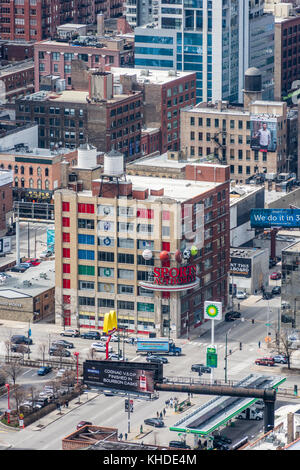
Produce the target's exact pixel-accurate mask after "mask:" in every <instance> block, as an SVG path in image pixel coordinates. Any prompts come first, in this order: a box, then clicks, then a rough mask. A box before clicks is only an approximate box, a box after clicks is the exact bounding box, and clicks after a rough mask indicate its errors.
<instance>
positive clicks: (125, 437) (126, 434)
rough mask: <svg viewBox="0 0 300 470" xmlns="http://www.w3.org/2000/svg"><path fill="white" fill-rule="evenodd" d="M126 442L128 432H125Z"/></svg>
mask: <svg viewBox="0 0 300 470" xmlns="http://www.w3.org/2000/svg"><path fill="white" fill-rule="evenodd" d="M125 441H127V432H125Z"/></svg>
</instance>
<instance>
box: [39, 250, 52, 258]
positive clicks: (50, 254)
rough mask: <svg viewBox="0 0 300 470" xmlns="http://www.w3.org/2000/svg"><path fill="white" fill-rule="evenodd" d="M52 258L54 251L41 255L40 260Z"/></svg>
mask: <svg viewBox="0 0 300 470" xmlns="http://www.w3.org/2000/svg"><path fill="white" fill-rule="evenodd" d="M50 256H53V251H51V250H44V251H42V253H41V254H40V258H50Z"/></svg>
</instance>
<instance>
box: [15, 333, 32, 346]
mask: <svg viewBox="0 0 300 470" xmlns="http://www.w3.org/2000/svg"><path fill="white" fill-rule="evenodd" d="M10 341H11V343H14V344H32V339H31V338H28V337H27V336H24V335H13V336H12V337H11V338H10Z"/></svg>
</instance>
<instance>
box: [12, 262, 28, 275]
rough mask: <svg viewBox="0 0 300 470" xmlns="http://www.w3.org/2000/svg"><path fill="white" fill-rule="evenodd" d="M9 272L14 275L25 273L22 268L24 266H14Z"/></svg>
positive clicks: (24, 269)
mask: <svg viewBox="0 0 300 470" xmlns="http://www.w3.org/2000/svg"><path fill="white" fill-rule="evenodd" d="M10 270H11V271H12V272H14V273H25V271H26V268H24V266H20V265H19V264H16V265H15V266H13V267H12V268H11V269H10Z"/></svg>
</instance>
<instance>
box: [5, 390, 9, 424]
mask: <svg viewBox="0 0 300 470" xmlns="http://www.w3.org/2000/svg"><path fill="white" fill-rule="evenodd" d="M5 387H6V388H7V423H8V424H9V423H10V403H9V389H10V385H9V384H5Z"/></svg>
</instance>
